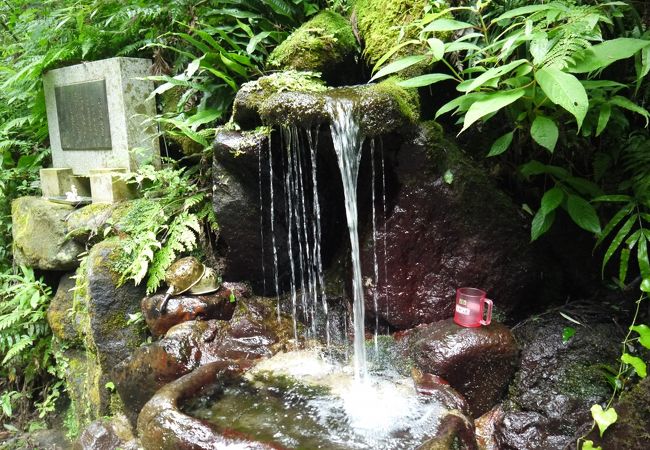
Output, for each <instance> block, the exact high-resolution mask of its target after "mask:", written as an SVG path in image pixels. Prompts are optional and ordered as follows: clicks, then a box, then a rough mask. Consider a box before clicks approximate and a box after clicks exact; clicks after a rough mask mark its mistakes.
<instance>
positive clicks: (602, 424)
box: [591, 405, 618, 437]
mask: <svg viewBox="0 0 650 450" xmlns="http://www.w3.org/2000/svg"><path fill="white" fill-rule="evenodd" d="M591 416H592V417H593V418H594V420H595V421H596V425H598V430H599V431H600V437H603V433H604V432H605V430H606V429H607V428H608V427H609V426H610V425H612V424H613V423H615V422H616V420H618V414H616V410H615V409H614V408H609V409H607V410H606V411H603V408H602V406H600V405H593V406H592V407H591Z"/></svg>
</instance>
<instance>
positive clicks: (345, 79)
mask: <svg viewBox="0 0 650 450" xmlns="http://www.w3.org/2000/svg"><path fill="white" fill-rule="evenodd" d="M358 54H359V45H358V43H357V40H356V38H355V36H354V33H353V31H352V26H351V25H350V22H349V21H348V20H347V19H345V18H344V17H343V16H341V15H340V14H338V13H335V12H333V11H321V12H320V13H318V14H317V15H315V16H314V17H313V18H312V19H311V20H309V21H308V22H305V23H304V24H303V25H302V26H300V28H298V29H297V30H296V31H294V32H293V33H292V34H291V35H290V36H289V37H288V38H287V39H286V40H285V41H284V42H282V43H281V44H280V45H279V46H278V47H276V48H275V50H273V52H272V53H271V54H270V55H269V60H268V66H269V68H271V69H275V70H278V69H279V70H286V69H294V70H299V71H311V72H318V73H321V74H322V77H323V79H325V80H327V81H328V82H329V83H330V84H335V85H342V84H354V82H355V81H357V74H356V73H355V72H356V71H355V70H354V69H356V68H357V66H356V61H355V60H356V56H357V55H358Z"/></svg>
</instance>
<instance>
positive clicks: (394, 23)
mask: <svg viewBox="0 0 650 450" xmlns="http://www.w3.org/2000/svg"><path fill="white" fill-rule="evenodd" d="M430 5H431V2H430V1H428V0H356V1H355V2H354V11H355V14H356V17H357V27H358V29H359V33H360V34H361V37H362V39H363V42H364V50H363V53H364V56H365V58H366V59H367V60H368V62H370V63H371V64H375V63H376V62H377V61H378V60H379V59H380V58H381V57H382V56H384V55H385V54H386V53H388V51H389V50H390V49H391V48H393V47H394V46H395V45H396V44H398V41H399V42H404V41H406V40H409V39H417V37H418V36H417V35H418V33H419V29H418V28H416V27H414V26H412V24H413V22H415V21H416V20H419V19H421V18H422V17H424V15H425V11H426V8H427V7H429V6H430ZM446 7H448V5H447V4H443V5H442V6H441V7H438V8H435V9H432V10H431V11H430V12H436V11H440V10H442V9H445V8H446ZM400 35H402V36H401V39H400ZM424 50H426V49H425V48H422V51H423V52H424ZM413 51H414V49H413V47H410V48H405V49H404V50H402V51H398V52H397V53H395V55H393V57H392V58H391V59H392V60H395V59H398V58H400V57H402V56H404V55H405V54H406V53H408V52H413Z"/></svg>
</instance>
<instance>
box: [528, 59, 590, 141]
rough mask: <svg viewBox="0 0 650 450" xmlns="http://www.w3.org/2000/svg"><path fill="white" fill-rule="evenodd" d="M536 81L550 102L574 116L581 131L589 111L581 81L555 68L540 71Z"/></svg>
mask: <svg viewBox="0 0 650 450" xmlns="http://www.w3.org/2000/svg"><path fill="white" fill-rule="evenodd" d="M535 79H536V80H537V82H538V83H539V86H540V87H541V88H542V90H543V91H544V93H545V94H546V95H547V96H548V98H549V100H550V101H552V102H553V103H555V104H556V105H560V106H561V107H562V108H564V109H566V110H567V111H568V112H570V113H571V114H573V116H574V117H575V118H576V122H577V123H578V129H580V127H581V126H582V121H583V120H584V118H585V116H586V115H587V109H589V99H588V98H587V93H586V91H585V88H584V87H583V86H582V84H581V83H580V81H578V79H577V78H576V77H574V76H573V75H571V74H569V73H565V72H562V71H561V70H559V69H556V68H554V67H544V68H542V69H540V70H538V71H537V72H536V73H535Z"/></svg>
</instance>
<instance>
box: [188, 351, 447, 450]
mask: <svg viewBox="0 0 650 450" xmlns="http://www.w3.org/2000/svg"><path fill="white" fill-rule="evenodd" d="M184 411H185V412H186V413H187V414H189V415H191V416H193V417H196V418H199V419H203V420H205V421H207V422H209V423H210V424H211V426H212V427H213V428H214V429H215V430H216V431H217V432H220V433H223V434H229V435H238V436H245V437H247V438H248V439H251V440H254V441H261V442H267V443H274V444H279V445H280V446H283V447H286V448H291V449H304V450H312V449H328V450H339V449H340V450H343V449H377V450H382V449H384V450H389V449H390V450H397V449H413V448H416V447H417V446H418V445H420V444H422V443H423V442H425V441H426V440H427V438H428V437H430V436H432V435H433V434H434V433H435V430H436V427H437V425H438V423H439V420H440V417H441V413H442V412H443V411H444V408H443V407H442V405H440V404H439V403H438V402H436V401H435V400H434V399H432V398H430V397H427V396H423V395H420V394H418V393H417V392H416V391H415V387H414V385H413V382H412V380H411V379H409V378H404V377H402V376H400V375H399V374H397V373H396V372H392V371H390V370H383V371H379V372H374V373H372V372H371V376H370V377H369V378H368V379H366V380H365V381H364V382H359V381H357V380H355V378H354V376H353V369H352V367H346V366H342V365H339V364H336V363H331V362H328V361H327V360H326V359H324V358H323V357H322V355H319V354H318V353H315V352H305V351H303V352H291V353H286V354H281V355H277V356H276V357H274V358H271V359H270V360H266V361H263V362H262V363H261V364H259V365H258V366H257V367H256V368H255V369H253V370H252V371H250V372H249V373H248V374H247V375H246V376H245V377H243V378H241V379H239V380H236V381H230V382H228V383H226V384H224V385H221V386H215V387H214V388H213V389H212V391H211V392H210V393H209V394H208V395H205V396H203V397H201V398H197V399H194V400H192V401H190V402H188V403H187V404H186V405H185V407H184Z"/></svg>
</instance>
